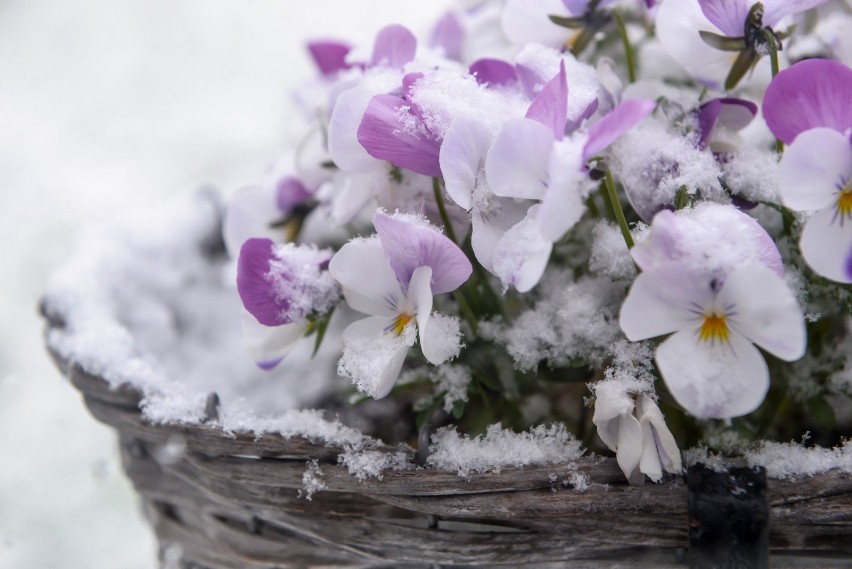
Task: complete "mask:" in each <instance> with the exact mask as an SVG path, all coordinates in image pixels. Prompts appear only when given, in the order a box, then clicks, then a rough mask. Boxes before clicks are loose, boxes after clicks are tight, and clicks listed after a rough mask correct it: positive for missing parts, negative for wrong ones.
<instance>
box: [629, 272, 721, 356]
mask: <svg viewBox="0 0 852 569" xmlns="http://www.w3.org/2000/svg"><path fill="white" fill-rule="evenodd" d="M712 297H713V292H712V290H711V289H710V287H709V286H707V285H705V284H704V283H702V282H701V281H700V280H698V279H697V278H696V277H695V276H694V275H693V274H691V273H690V272H688V271H684V270H682V269H680V268H679V267H677V266H676V265H674V264H670V265H664V266H662V267H659V268H654V269H651V270H648V271H645V272H643V273H641V274H639V276H638V277H636V280H635V281H633V286H632V287H630V291H629V292H628V293H627V298H625V299H624V303H623V304H622V305H621V313H620V314H619V324H620V325H621V329H622V330H623V331H624V334H625V335H626V336H627V339H629V340H631V341H633V342H635V341H637V340H645V339H647V338H654V337H656V336H662V335H663V334H669V333H671V332H675V331H677V330H682V329H683V328H684V327H686V326H689V325H690V324H693V323H698V322H700V319H701V316H702V315H703V312H704V309H705V307H706V306H708V305H709V304H710V302H711V300H712Z"/></svg>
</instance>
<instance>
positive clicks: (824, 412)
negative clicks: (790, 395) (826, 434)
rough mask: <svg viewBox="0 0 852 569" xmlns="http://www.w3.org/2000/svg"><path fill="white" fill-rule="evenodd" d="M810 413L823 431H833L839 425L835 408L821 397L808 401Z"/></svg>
mask: <svg viewBox="0 0 852 569" xmlns="http://www.w3.org/2000/svg"><path fill="white" fill-rule="evenodd" d="M808 411H810V414H811V417H813V419H814V422H815V423H816V424H817V425H818V426H819V427H821V428H823V429H833V428H834V426H835V424H836V423H837V418H836V417H835V416H834V408H833V407H832V406H831V404H830V403H829V402H828V401H826V399H825V397H823V396H821V395H820V396H817V397H813V398H811V399H808Z"/></svg>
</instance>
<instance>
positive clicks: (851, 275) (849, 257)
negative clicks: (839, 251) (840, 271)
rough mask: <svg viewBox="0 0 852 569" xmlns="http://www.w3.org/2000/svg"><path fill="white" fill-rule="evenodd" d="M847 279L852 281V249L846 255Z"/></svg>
mask: <svg viewBox="0 0 852 569" xmlns="http://www.w3.org/2000/svg"><path fill="white" fill-rule="evenodd" d="M845 268H846V278H848V279H849V280H850V281H852V247H850V248H849V252H847V253H846V267H845Z"/></svg>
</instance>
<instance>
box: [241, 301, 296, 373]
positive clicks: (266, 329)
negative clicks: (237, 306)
mask: <svg viewBox="0 0 852 569" xmlns="http://www.w3.org/2000/svg"><path fill="white" fill-rule="evenodd" d="M240 322H241V324H242V328H243V345H244V346H245V347H246V350H247V351H248V353H249V356H250V357H251V359H252V361H254V362H255V363H257V365H258V366H260V367H263V368H267V369H268V368H270V367H274V366H275V365H276V364H277V363H278V362H279V361H281V359H282V358H283V357H284V356H286V355H287V353H288V352H289V351H290V350H291V349H292V348H293V345H294V344H295V343H296V341H297V340H299V339H300V338H301V337H302V336H304V334H305V323H304V322H293V323H291V324H284V325H283V326H264V325H263V324H261V323H260V322H258V321H257V320H256V319H255V317H254V316H252V315H251V314H249V312H248V311H247V310H243V312H242V317H241V320H240Z"/></svg>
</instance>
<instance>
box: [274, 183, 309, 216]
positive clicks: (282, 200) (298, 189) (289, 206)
mask: <svg viewBox="0 0 852 569" xmlns="http://www.w3.org/2000/svg"><path fill="white" fill-rule="evenodd" d="M311 195H312V194H311V192H309V191H308V189H307V188H306V187H305V185H304V184H303V183H302V181H301V180H299V179H298V178H296V177H294V176H287V177H285V178H283V179H282V180H281V181H280V182H278V185H277V186H275V204H276V205H277V206H278V211H280V212H281V213H282V214H283V215H285V216H287V215H290V212H292V211H293V208H294V207H296V206H297V205H299V204H301V203H303V202H304V201H306V200H307V199H308V198H310V197H311Z"/></svg>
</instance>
